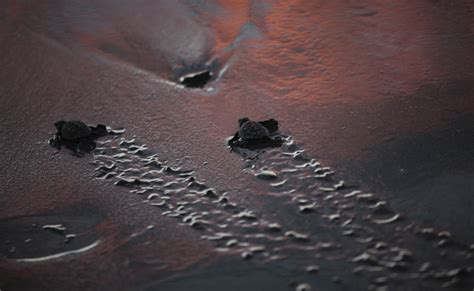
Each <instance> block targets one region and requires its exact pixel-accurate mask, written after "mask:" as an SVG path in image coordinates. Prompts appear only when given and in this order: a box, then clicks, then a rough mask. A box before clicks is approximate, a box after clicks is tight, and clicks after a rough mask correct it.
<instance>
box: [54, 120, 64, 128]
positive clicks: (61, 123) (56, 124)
mask: <svg viewBox="0 0 474 291" xmlns="http://www.w3.org/2000/svg"><path fill="white" fill-rule="evenodd" d="M64 123H66V121H64V120H60V121H58V122H55V123H54V126H55V127H56V129H57V130H61V128H62V127H63V124H64Z"/></svg>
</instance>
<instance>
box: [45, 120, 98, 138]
mask: <svg viewBox="0 0 474 291" xmlns="http://www.w3.org/2000/svg"><path fill="white" fill-rule="evenodd" d="M54 126H55V127H56V129H57V130H58V135H59V136H61V138H62V139H64V140H71V141H74V140H79V139H81V138H87V137H88V136H90V135H91V134H92V129H91V128H90V127H89V126H87V125H86V124H85V123H84V122H82V121H78V120H73V121H64V120H60V121H58V122H56V123H55V124H54Z"/></svg>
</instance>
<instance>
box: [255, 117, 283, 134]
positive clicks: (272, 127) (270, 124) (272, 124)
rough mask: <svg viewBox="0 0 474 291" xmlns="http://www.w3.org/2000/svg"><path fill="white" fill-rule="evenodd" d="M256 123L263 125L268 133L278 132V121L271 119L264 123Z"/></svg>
mask: <svg viewBox="0 0 474 291" xmlns="http://www.w3.org/2000/svg"><path fill="white" fill-rule="evenodd" d="M258 123H260V124H261V125H263V126H264V127H265V128H266V129H267V130H268V132H270V133H271V132H275V131H277V130H278V121H276V120H275V119H273V118H272V119H268V120H264V121H259V122H258Z"/></svg>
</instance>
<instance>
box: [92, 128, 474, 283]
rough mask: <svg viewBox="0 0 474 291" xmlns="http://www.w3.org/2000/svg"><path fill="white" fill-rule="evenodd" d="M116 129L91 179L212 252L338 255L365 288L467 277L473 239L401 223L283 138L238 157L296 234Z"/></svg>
mask: <svg viewBox="0 0 474 291" xmlns="http://www.w3.org/2000/svg"><path fill="white" fill-rule="evenodd" d="M112 132H113V131H112ZM116 133H118V134H117V135H115V136H112V137H110V136H108V137H107V139H105V140H102V141H99V142H98V145H97V148H96V149H95V150H94V161H93V164H95V166H96V169H95V170H96V177H97V178H98V179H107V180H109V181H110V183H111V184H112V183H113V184H114V185H117V186H122V187H127V188H129V191H130V192H131V193H132V194H136V195H141V196H142V197H143V202H144V203H147V204H149V205H150V206H153V207H156V208H158V209H160V211H161V212H162V215H164V216H169V217H174V218H176V219H177V220H178V221H179V223H180V224H182V225H186V226H189V227H192V228H194V229H196V231H199V232H200V233H201V238H202V239H205V240H209V241H212V242H213V243H214V244H215V248H216V251H218V252H220V253H226V254H230V255H239V256H241V257H242V258H243V259H250V258H252V260H254V261H257V262H261V263H267V262H273V261H282V262H284V263H285V264H286V265H287V266H288V265H290V266H292V267H294V268H295V269H298V270H304V268H305V267H308V266H312V265H315V264H316V265H317V264H318V261H320V260H332V261H341V262H344V263H345V264H349V266H350V267H351V268H353V272H354V273H355V274H357V275H360V276H364V277H365V278H367V280H368V286H369V289H377V288H378V289H380V290H384V288H387V287H388V286H391V285H393V286H398V287H400V286H403V285H404V284H407V282H413V281H419V282H422V284H423V287H426V288H440V287H453V288H457V289H456V290H458V288H460V287H461V288H462V287H466V285H465V284H466V282H465V281H466V280H467V281H472V279H469V276H470V275H469V273H472V270H473V268H472V266H473V265H474V259H473V255H474V251H473V246H472V245H471V246H468V245H463V244H461V243H459V242H456V240H455V238H452V237H451V234H450V233H449V232H447V231H440V230H435V229H433V228H430V227H426V226H423V227H422V226H419V225H416V224H415V223H412V222H410V221H407V220H406V219H404V217H403V215H402V214H400V213H396V212H394V211H393V210H392V209H391V208H390V206H389V203H388V202H387V201H384V200H383V199H381V197H378V196H377V195H375V194H372V193H366V192H364V191H362V190H360V189H358V188H357V187H350V186H347V185H346V184H345V182H344V181H341V180H338V179H337V178H336V174H335V172H334V171H333V170H332V169H331V168H329V167H323V166H322V165H320V164H319V163H318V162H317V161H316V160H314V159H311V158H310V157H307V156H306V155H305V153H304V150H303V149H301V148H299V147H298V145H297V144H296V143H295V142H294V140H293V139H292V138H291V137H285V138H284V143H283V145H282V147H281V148H273V149H268V150H263V151H261V152H259V153H258V155H256V156H253V157H252V158H245V157H244V161H245V162H244V164H245V166H244V169H243V170H244V171H246V172H248V173H249V174H251V175H253V176H255V177H256V179H259V180H260V181H261V182H262V183H264V185H265V188H266V189H267V190H268V191H267V193H265V194H267V195H265V199H268V200H269V201H266V203H267V204H268V205H271V207H273V208H275V209H279V211H280V212H283V213H285V212H286V213H287V214H286V215H288V213H290V215H291V218H292V219H293V220H294V221H293V225H297V228H298V229H297V230H295V229H294V228H289V227H286V226H285V221H282V220H281V221H278V220H277V221H275V220H271V219H267V218H265V213H260V209H251V208H247V207H245V206H244V205H238V204H236V203H233V202H232V200H231V199H230V197H231V196H232V195H231V194H232V193H231V192H230V191H226V189H214V188H212V187H210V186H209V185H206V184H205V183H203V182H200V181H198V180H197V179H196V178H195V177H194V171H193V170H188V169H182V168H179V167H174V166H173V165H172V164H170V163H168V162H165V161H163V159H162V158H160V157H159V156H158V155H157V154H156V153H154V152H153V151H152V150H150V149H148V148H147V147H146V146H145V145H142V144H140V143H138V142H137V141H136V140H135V139H129V140H128V139H126V138H124V137H122V136H121V135H119V134H120V133H121V132H116ZM233 191H235V190H233ZM263 212H264V211H263ZM292 213H293V214H292ZM295 221H296V222H297V224H295V223H294V222H295ZM466 274H468V275H466ZM466 278H467V279H466ZM466 290H470V288H467V287H466Z"/></svg>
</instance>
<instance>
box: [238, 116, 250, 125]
mask: <svg viewBox="0 0 474 291" xmlns="http://www.w3.org/2000/svg"><path fill="white" fill-rule="evenodd" d="M247 121H250V119H249V118H248V117H243V118H241V119H239V126H242V125H243V124H244V123H246V122H247Z"/></svg>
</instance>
